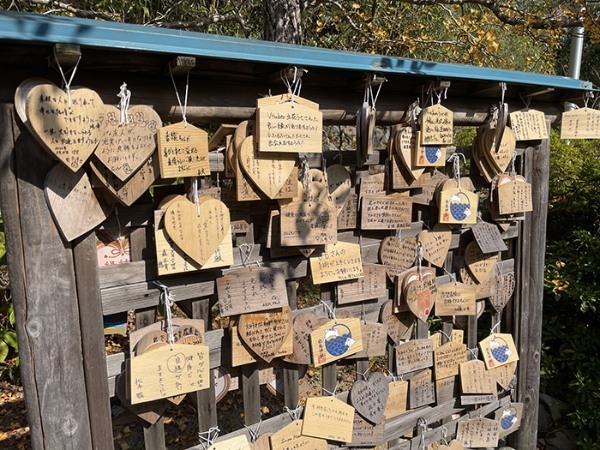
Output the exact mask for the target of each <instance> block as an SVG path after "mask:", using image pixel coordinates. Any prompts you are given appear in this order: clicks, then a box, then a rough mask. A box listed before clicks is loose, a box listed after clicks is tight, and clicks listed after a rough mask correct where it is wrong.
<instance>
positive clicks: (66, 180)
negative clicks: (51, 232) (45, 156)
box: [44, 164, 114, 242]
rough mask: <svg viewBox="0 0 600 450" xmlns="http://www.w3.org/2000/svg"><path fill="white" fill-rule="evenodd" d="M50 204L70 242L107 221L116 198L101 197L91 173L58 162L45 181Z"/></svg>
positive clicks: (54, 216)
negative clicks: (91, 179)
mask: <svg viewBox="0 0 600 450" xmlns="http://www.w3.org/2000/svg"><path fill="white" fill-rule="evenodd" d="M44 194H45V196H46V201H47V202H48V207H49V208H50V212H51V213H52V217H53V218H54V222H55V223H56V227H57V228H58V229H59V230H60V232H61V234H62V236H63V237H64V238H65V240H66V241H67V242H71V241H72V240H73V239H75V238H77V237H79V236H81V235H83V234H85V233H87V232H88V231H90V230H93V229H94V228H96V227H97V226H98V225H100V224H101V223H102V222H104V221H105V220H106V219H107V218H108V216H109V215H110V213H111V212H112V210H113V207H114V204H113V202H112V201H107V200H105V199H104V198H101V197H100V198H98V197H97V196H96V194H95V193H94V190H93V189H92V184H91V183H90V179H89V178H88V176H87V174H86V173H85V172H84V171H83V170H81V171H79V172H73V171H71V170H70V169H68V168H67V167H65V166H64V165H63V164H56V165H55V166H54V167H52V169H50V171H49V172H48V175H46V179H45V180H44Z"/></svg>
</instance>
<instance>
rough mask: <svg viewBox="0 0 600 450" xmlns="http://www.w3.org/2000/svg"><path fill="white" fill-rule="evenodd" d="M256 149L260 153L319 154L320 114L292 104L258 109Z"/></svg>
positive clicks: (280, 104)
mask: <svg viewBox="0 0 600 450" xmlns="http://www.w3.org/2000/svg"><path fill="white" fill-rule="evenodd" d="M257 119H258V120H257V129H258V149H259V151H260V152H261V153H262V152H279V153H298V152H300V151H302V152H304V153H321V152H322V148H323V113H321V112H320V111H319V110H318V109H314V108H310V107H307V106H304V105H302V104H301V103H298V102H296V101H293V100H292V101H286V102H281V103H277V104H273V105H260V106H259V107H258V110H257Z"/></svg>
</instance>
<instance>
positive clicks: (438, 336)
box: [429, 329, 465, 350]
mask: <svg viewBox="0 0 600 450" xmlns="http://www.w3.org/2000/svg"><path fill="white" fill-rule="evenodd" d="M464 335H465V332H464V330H459V329H454V330H452V333H450V342H456V343H457V344H462V343H463V341H464ZM429 340H430V341H431V342H432V343H433V349H434V350H435V349H436V348H439V347H441V346H442V333H439V332H438V333H433V334H432V335H430V336H429Z"/></svg>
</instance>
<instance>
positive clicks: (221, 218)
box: [164, 197, 230, 266]
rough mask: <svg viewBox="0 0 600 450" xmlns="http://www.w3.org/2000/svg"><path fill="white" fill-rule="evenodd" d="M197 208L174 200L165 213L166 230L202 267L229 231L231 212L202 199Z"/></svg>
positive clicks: (183, 201)
mask: <svg viewBox="0 0 600 450" xmlns="http://www.w3.org/2000/svg"><path fill="white" fill-rule="evenodd" d="M198 203H199V204H198V205H195V204H194V203H192V202H190V201H188V200H187V199H185V198H178V199H176V200H174V201H173V202H172V203H171V204H170V205H169V207H168V208H167V210H166V212H165V218H164V220H165V230H166V232H167V234H168V235H169V237H170V238H171V239H172V240H173V242H175V244H176V245H177V246H178V247H179V248H180V249H181V250H183V252H184V253H185V254H186V255H188V256H189V257H190V258H192V259H193V260H194V261H196V262H197V263H198V264H200V265H201V266H202V265H204V264H205V263H206V262H207V261H208V260H209V259H210V257H211V256H212V255H213V254H214V253H215V250H216V249H217V248H218V247H219V245H220V244H221V242H222V241H223V239H224V238H225V236H226V235H227V233H228V231H229V225H230V220H229V209H228V208H227V206H226V205H225V204H224V203H223V202H221V201H219V200H216V199H214V198H211V197H201V198H200V199H198Z"/></svg>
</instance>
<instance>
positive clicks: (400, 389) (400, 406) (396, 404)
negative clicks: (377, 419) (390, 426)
mask: <svg viewBox="0 0 600 450" xmlns="http://www.w3.org/2000/svg"><path fill="white" fill-rule="evenodd" d="M388 389H389V392H390V395H389V397H388V401H387V403H386V405H385V411H384V413H383V415H384V416H385V418H386V419H391V418H393V417H396V416H399V415H400V414H403V413H405V412H406V411H407V407H408V381H392V382H391V383H390V384H389V386H388Z"/></svg>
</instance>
